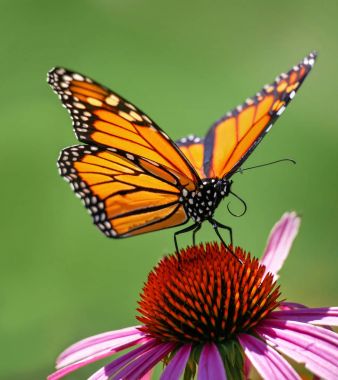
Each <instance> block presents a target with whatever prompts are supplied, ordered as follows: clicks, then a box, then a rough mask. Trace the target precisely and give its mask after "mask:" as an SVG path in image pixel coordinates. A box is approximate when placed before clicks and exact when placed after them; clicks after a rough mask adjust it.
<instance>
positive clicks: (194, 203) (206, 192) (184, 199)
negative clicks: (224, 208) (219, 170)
mask: <svg viewBox="0 0 338 380" xmlns="http://www.w3.org/2000/svg"><path fill="white" fill-rule="evenodd" d="M231 184H232V181H229V180H227V179H219V178H208V179H204V180H203V181H202V183H201V184H200V185H199V186H198V187H197V188H196V190H195V191H190V192H189V191H187V190H186V189H183V191H182V194H181V198H180V201H181V203H182V204H183V206H184V208H185V211H186V213H187V214H188V216H189V217H190V218H192V219H193V220H194V221H195V222H197V223H202V222H203V221H204V220H208V219H210V218H212V216H213V214H214V212H215V210H216V208H217V206H218V205H219V203H220V202H221V200H222V199H223V198H225V197H227V196H228V195H229V193H230V187H231Z"/></svg>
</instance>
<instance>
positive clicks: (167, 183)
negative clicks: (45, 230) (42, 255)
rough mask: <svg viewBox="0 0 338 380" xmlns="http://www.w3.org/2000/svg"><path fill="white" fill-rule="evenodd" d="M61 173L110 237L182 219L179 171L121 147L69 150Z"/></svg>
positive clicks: (182, 179)
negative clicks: (120, 149)
mask: <svg viewBox="0 0 338 380" xmlns="http://www.w3.org/2000/svg"><path fill="white" fill-rule="evenodd" d="M58 166H59V169H60V174H61V175H62V176H63V177H65V178H66V179H67V181H68V182H70V184H71V186H72V188H73V190H74V192H75V193H76V194H77V195H78V196H79V197H80V198H81V199H82V201H83V203H84V204H85V206H86V208H87V209H88V210H89V212H90V213H91V215H92V217H93V221H94V223H95V224H96V225H97V226H98V227H99V228H100V230H101V231H102V232H104V233H105V234H106V235H107V236H109V237H115V238H119V237H127V236H133V235H137V234H141V233H145V232H148V231H155V230H159V229H164V228H168V227H173V226H176V225H179V224H183V223H185V222H186V221H187V219H188V218H187V215H186V213H185V210H184V208H183V206H182V204H181V203H180V202H179V198H180V192H181V190H182V188H183V187H185V186H187V187H188V188H189V187H190V188H193V187H194V184H193V183H192V182H191V181H190V180H189V179H187V178H185V177H182V175H181V174H180V173H177V172H174V171H171V170H168V169H167V168H165V167H163V166H161V165H159V164H157V163H153V162H151V161H149V160H147V159H144V158H141V157H136V156H133V155H131V154H129V153H124V152H122V151H115V152H113V151H110V150H106V149H104V148H101V147H95V146H90V145H75V146H72V147H69V148H66V149H64V150H63V151H62V152H61V155H60V158H59V160H58Z"/></svg>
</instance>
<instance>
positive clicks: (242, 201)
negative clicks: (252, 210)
mask: <svg viewBox="0 0 338 380" xmlns="http://www.w3.org/2000/svg"><path fill="white" fill-rule="evenodd" d="M230 193H231V194H232V195H233V196H234V197H236V198H237V199H238V200H239V201H240V202H241V203H242V205H243V206H244V209H243V212H242V213H240V214H235V213H234V212H232V211H231V210H230V208H229V205H230V203H231V202H229V203H228V204H227V209H228V211H229V213H230V214H231V215H232V216H235V217H236V218H238V217H240V216H243V215H244V214H245V213H246V211H247V209H248V206H247V205H246V203H245V201H244V199H242V198H241V197H239V196H238V195H237V194H235V193H233V192H232V191H230Z"/></svg>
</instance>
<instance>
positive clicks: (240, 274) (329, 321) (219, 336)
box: [49, 213, 338, 380]
mask: <svg viewBox="0 0 338 380" xmlns="http://www.w3.org/2000/svg"><path fill="white" fill-rule="evenodd" d="M298 227H299V218H298V217H297V216H296V214H295V213H289V214H285V215H284V216H283V217H282V219H281V220H280V221H279V222H278V223H277V224H276V226H275V227H274V229H273V231H272V232H271V235H270V237H269V241H268V244H267V248H266V251H265V253H264V255H263V258H262V260H261V261H258V260H257V259H255V258H252V257H251V256H250V254H248V253H246V252H245V251H244V250H243V249H242V248H239V247H237V248H234V249H233V250H234V252H235V254H236V256H237V257H238V258H240V259H241V261H242V262H243V264H241V263H240V262H239V261H238V260H236V259H235V258H234V257H233V255H230V254H229V253H227V252H226V249H225V248H224V246H221V245H219V244H217V243H209V244H206V245H199V246H193V247H189V248H187V249H184V250H182V251H181V252H180V259H178V258H177V256H176V255H170V256H167V257H164V258H163V259H162V260H161V261H160V262H159V264H158V265H157V266H156V267H155V268H154V269H153V270H152V271H151V273H150V274H149V276H148V280H147V282H146V283H145V286H144V288H143V290H142V292H141V300H140V302H139V308H138V312H139V314H140V315H139V316H138V317H137V319H138V320H139V321H140V322H141V323H142V325H141V326H135V327H131V328H126V329H122V330H118V331H112V332H107V333H104V334H100V335H96V336H93V337H91V338H87V339H84V340H82V341H80V342H78V343H76V344H74V345H73V346H71V347H69V348H68V349H67V350H66V351H64V352H63V353H62V354H61V355H60V357H59V358H58V360H57V368H58V370H57V371H56V372H54V373H53V374H52V375H50V376H49V380H55V379H59V378H62V377H63V376H65V375H66V374H68V373H70V372H72V371H74V370H76V369H77V368H80V367H83V366H85V365H87V364H89V363H92V362H94V361H96V360H99V359H102V358H104V357H107V356H110V355H113V354H114V353H116V352H119V351H121V350H124V349H126V348H129V347H132V346H136V345H138V347H137V348H135V349H133V350H131V351H130V352H128V353H126V354H124V355H122V356H120V357H119V358H117V359H115V360H113V361H112V362H111V363H110V364H108V365H106V366H105V367H102V368H101V369H99V370H98V371H97V372H96V373H94V374H93V375H92V376H91V377H90V380H107V379H140V378H142V377H143V376H145V375H147V374H149V372H150V371H151V370H152V368H153V367H154V366H156V364H158V363H160V362H162V363H163V365H164V370H163V372H162V374H161V379H162V380H175V379H177V380H178V379H179V378H180V377H181V376H183V375H184V379H193V378H194V377H195V375H197V378H198V379H199V380H214V379H220V380H223V379H233V380H238V379H247V378H249V372H250V369H251V367H252V366H253V367H255V369H256V370H257V372H258V373H259V374H260V375H261V377H262V378H263V379H269V380H271V379H278V380H283V379H285V380H289V379H300V376H299V375H298V374H297V372H296V371H295V369H294V368H293V367H292V366H291V364H290V363H289V362H288V361H287V360H286V359H285V358H284V356H287V357H290V358H292V359H293V361H296V362H298V363H303V364H304V365H305V367H306V368H307V369H308V370H309V371H311V372H312V373H314V374H315V375H317V376H320V377H323V378H325V379H338V335H337V334H336V333H334V332H333V331H331V330H330V329H328V328H326V326H328V325H337V324H338V308H337V307H326V308H315V309H311V308H306V307H305V306H303V305H300V304H295V303H289V302H285V301H282V300H281V297H280V289H279V287H278V286H277V285H276V279H277V273H278V271H279V269H280V268H281V266H282V264H283V262H284V260H285V259H286V257H287V255H288V253H289V249H290V247H291V245H292V242H293V239H294V238H295V236H296V234H297V231H298ZM316 325H317V326H316ZM318 325H323V326H325V327H324V328H323V327H319V326H318ZM282 355H283V356H282Z"/></svg>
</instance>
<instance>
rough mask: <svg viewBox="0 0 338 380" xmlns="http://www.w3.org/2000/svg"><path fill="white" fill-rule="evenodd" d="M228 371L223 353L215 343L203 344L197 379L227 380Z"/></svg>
mask: <svg viewBox="0 0 338 380" xmlns="http://www.w3.org/2000/svg"><path fill="white" fill-rule="evenodd" d="M226 378H227V377H226V373H225V369H224V364H223V361H222V358H221V355H220V353H219V351H218V348H217V346H216V345H215V344H214V343H206V344H205V345H204V346H203V349H202V352H201V357H200V360H199V363H198V374H197V380H214V379H217V380H226Z"/></svg>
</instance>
